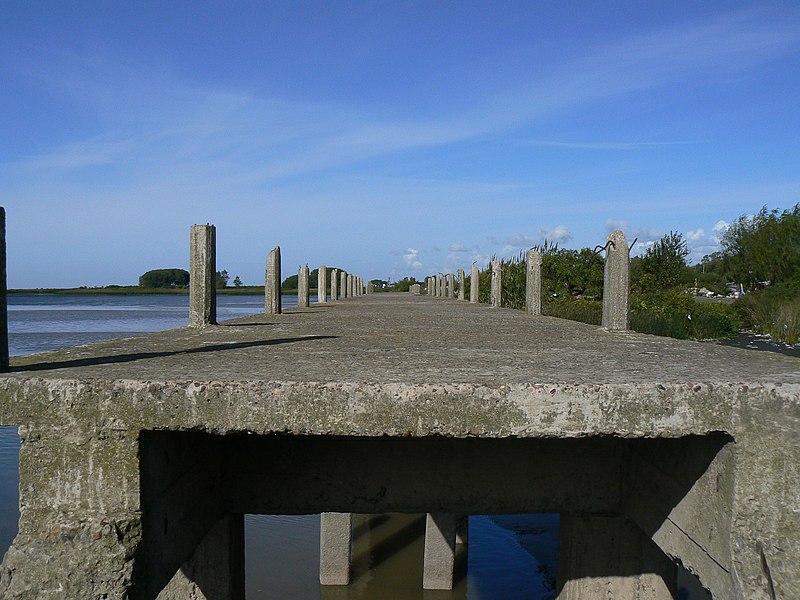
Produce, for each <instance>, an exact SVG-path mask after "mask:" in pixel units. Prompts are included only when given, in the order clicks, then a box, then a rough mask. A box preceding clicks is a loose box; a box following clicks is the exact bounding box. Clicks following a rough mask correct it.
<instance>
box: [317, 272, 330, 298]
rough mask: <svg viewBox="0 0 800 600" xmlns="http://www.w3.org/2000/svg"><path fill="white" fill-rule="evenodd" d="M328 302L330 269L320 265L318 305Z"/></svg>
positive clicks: (318, 273)
mask: <svg viewBox="0 0 800 600" xmlns="http://www.w3.org/2000/svg"><path fill="white" fill-rule="evenodd" d="M327 301H328V267H326V266H325V265H320V267H319V271H317V304H325V303H326V302H327Z"/></svg>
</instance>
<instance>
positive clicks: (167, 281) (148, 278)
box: [139, 269, 189, 288]
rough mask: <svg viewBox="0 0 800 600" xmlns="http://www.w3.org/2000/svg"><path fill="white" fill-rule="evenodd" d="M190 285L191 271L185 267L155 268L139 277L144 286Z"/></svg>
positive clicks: (175, 286)
mask: <svg viewBox="0 0 800 600" xmlns="http://www.w3.org/2000/svg"><path fill="white" fill-rule="evenodd" d="M188 285H189V272H188V271H185V270H184V269H153V270H152V271H147V272H146V273H144V274H143V275H142V276H141V277H139V286H140V287H143V288H180V287H187V286H188Z"/></svg>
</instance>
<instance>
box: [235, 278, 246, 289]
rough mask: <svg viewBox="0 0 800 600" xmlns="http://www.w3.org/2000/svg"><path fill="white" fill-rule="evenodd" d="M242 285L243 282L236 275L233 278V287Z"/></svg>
mask: <svg viewBox="0 0 800 600" xmlns="http://www.w3.org/2000/svg"><path fill="white" fill-rule="evenodd" d="M243 285H244V284H243V283H242V280H241V279H240V278H239V276H238V275H237V276H236V277H234V278H233V287H237V288H238V287H242V286H243Z"/></svg>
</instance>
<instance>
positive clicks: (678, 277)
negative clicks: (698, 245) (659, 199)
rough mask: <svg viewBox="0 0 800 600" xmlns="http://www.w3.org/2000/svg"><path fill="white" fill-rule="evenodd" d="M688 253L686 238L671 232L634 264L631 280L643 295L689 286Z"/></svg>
mask: <svg viewBox="0 0 800 600" xmlns="http://www.w3.org/2000/svg"><path fill="white" fill-rule="evenodd" d="M687 256H689V249H688V248H687V247H686V241H685V240H684V239H683V235H681V234H680V233H678V232H676V231H670V232H669V233H668V234H666V235H665V236H664V237H662V238H661V239H660V240H658V241H657V242H656V243H654V244H653V245H652V246H650V247H649V248H648V249H647V250H646V251H645V253H644V256H642V257H641V259H640V260H637V261H633V262H632V269H631V270H632V271H633V273H632V279H633V280H634V284H635V286H636V287H638V288H639V291H641V292H642V293H651V292H657V291H662V290H670V289H673V288H675V287H678V286H679V285H681V284H682V283H686V282H687V280H688V279H689V278H691V275H690V274H688V273H687V270H686V257H687Z"/></svg>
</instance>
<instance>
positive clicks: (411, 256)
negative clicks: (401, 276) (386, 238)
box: [403, 248, 422, 269]
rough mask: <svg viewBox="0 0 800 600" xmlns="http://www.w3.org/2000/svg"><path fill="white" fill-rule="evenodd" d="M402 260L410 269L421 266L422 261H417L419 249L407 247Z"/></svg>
mask: <svg viewBox="0 0 800 600" xmlns="http://www.w3.org/2000/svg"><path fill="white" fill-rule="evenodd" d="M403 260H404V261H405V263H406V266H407V267H409V268H411V269H421V268H422V263H421V262H420V261H419V250H415V249H414V248H408V249H407V250H406V252H405V254H403Z"/></svg>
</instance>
